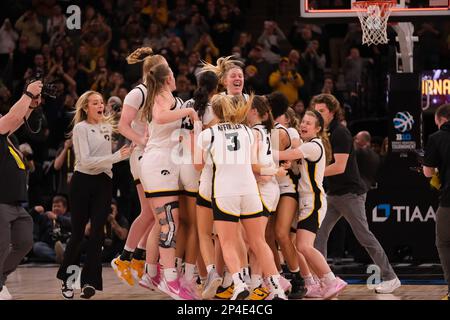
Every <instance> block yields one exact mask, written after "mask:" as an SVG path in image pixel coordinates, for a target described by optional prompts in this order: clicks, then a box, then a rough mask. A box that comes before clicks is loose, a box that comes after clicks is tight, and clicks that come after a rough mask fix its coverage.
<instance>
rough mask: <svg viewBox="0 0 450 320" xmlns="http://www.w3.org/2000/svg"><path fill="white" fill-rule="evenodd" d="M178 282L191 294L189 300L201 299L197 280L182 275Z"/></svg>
mask: <svg viewBox="0 0 450 320" xmlns="http://www.w3.org/2000/svg"><path fill="white" fill-rule="evenodd" d="M180 284H181V286H182V287H183V288H184V289H186V290H187V291H188V292H189V294H190V295H191V296H192V299H190V300H202V297H201V295H200V293H199V289H198V285H197V281H196V280H195V279H191V280H190V281H188V280H186V279H185V278H184V277H180Z"/></svg>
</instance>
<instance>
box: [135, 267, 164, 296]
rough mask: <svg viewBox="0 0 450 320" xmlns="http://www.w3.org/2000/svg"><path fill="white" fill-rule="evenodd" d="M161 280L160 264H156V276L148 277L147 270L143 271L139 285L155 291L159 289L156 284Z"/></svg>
mask: <svg viewBox="0 0 450 320" xmlns="http://www.w3.org/2000/svg"><path fill="white" fill-rule="evenodd" d="M160 282H161V266H160V265H159V264H158V265H157V269H156V276H154V277H150V276H149V275H148V273H147V272H145V273H144V275H143V276H142V278H141V280H140V281H139V285H140V286H141V287H143V288H145V289H148V290H152V291H156V290H159V289H158V286H159V283H160Z"/></svg>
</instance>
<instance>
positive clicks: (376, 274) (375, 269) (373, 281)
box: [366, 264, 381, 290]
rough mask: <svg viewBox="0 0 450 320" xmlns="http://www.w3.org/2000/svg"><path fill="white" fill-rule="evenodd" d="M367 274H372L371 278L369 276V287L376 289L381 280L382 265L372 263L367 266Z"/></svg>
mask: <svg viewBox="0 0 450 320" xmlns="http://www.w3.org/2000/svg"><path fill="white" fill-rule="evenodd" d="M366 273H367V274H370V276H369V278H367V282H366V284H367V288H368V289H369V290H373V289H375V287H377V285H378V284H379V283H380V282H381V270H380V267H379V266H377V265H376V264H370V265H368V266H367V270H366Z"/></svg>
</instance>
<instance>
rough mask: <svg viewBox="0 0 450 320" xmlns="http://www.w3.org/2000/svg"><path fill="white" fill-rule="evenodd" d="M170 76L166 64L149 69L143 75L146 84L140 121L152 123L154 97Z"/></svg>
mask: <svg viewBox="0 0 450 320" xmlns="http://www.w3.org/2000/svg"><path fill="white" fill-rule="evenodd" d="M169 75H170V68H169V66H168V65H167V64H158V65H156V66H154V67H152V68H151V69H150V71H149V72H148V73H146V75H145V83H146V84H147V99H145V104H144V107H143V109H142V120H144V121H145V120H146V121H148V122H151V121H152V115H153V105H154V104H155V97H156V95H157V94H158V93H160V92H161V90H162V88H163V87H164V83H165V81H166V79H167V77H168V76H169Z"/></svg>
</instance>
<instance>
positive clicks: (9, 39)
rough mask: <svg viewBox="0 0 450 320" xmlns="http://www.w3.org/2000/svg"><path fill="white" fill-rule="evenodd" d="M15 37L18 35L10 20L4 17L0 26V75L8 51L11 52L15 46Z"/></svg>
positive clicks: (6, 59) (7, 56) (7, 57)
mask: <svg viewBox="0 0 450 320" xmlns="http://www.w3.org/2000/svg"><path fill="white" fill-rule="evenodd" d="M17 39H19V35H18V34H17V32H16V31H15V30H14V28H13V27H12V25H11V21H9V19H8V18H6V19H5V21H4V22H3V25H2V26H1V28H0V76H1V75H2V74H3V70H4V67H5V66H6V63H7V62H8V60H9V55H10V53H13V52H14V50H15V48H16V41H17Z"/></svg>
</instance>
